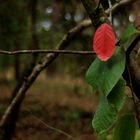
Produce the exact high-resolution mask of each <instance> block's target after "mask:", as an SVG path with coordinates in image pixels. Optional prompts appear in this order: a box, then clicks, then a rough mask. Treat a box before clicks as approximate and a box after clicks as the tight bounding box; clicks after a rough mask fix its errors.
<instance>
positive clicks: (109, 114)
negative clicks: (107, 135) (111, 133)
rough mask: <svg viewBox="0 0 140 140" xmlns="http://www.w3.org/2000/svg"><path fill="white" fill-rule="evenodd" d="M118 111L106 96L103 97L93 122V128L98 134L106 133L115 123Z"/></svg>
mask: <svg viewBox="0 0 140 140" xmlns="http://www.w3.org/2000/svg"><path fill="white" fill-rule="evenodd" d="M116 115H117V111H116V109H115V108H114V106H113V105H112V104H111V103H109V102H108V100H107V98H106V97H105V96H102V97H101V100H100V104H99V106H98V109H97V111H96V113H95V115H94V118H93V120H92V126H93V128H94V129H95V130H96V131H97V133H100V134H101V133H103V132H105V131H106V130H107V129H108V128H109V127H111V126H112V123H113V122H114V121H115V119H116Z"/></svg>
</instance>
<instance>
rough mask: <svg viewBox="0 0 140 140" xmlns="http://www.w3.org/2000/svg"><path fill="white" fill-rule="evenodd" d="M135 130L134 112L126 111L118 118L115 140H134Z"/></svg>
mask: <svg viewBox="0 0 140 140" xmlns="http://www.w3.org/2000/svg"><path fill="white" fill-rule="evenodd" d="M135 130H136V120H135V115H134V113H125V114H124V115H122V116H121V117H120V118H119V120H118V124H117V126H116V128H115V131H114V139H113V140H122V139H123V140H134V137H135Z"/></svg>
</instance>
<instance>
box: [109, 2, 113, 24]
mask: <svg viewBox="0 0 140 140" xmlns="http://www.w3.org/2000/svg"><path fill="white" fill-rule="evenodd" d="M108 4H109V8H110V14H109V20H110V22H111V23H113V21H112V19H113V18H112V4H111V0H108Z"/></svg>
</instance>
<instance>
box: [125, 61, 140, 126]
mask: <svg viewBox="0 0 140 140" xmlns="http://www.w3.org/2000/svg"><path fill="white" fill-rule="evenodd" d="M126 67H127V71H128V78H129V82H130V89H131V93H132V100H133V103H134V109H135V113H136V118H137V121H138V124H139V128H140V118H139V109H138V106H137V102H136V99H135V93H134V89H133V84H132V78H131V74H130V70H129V67H128V63H127V62H126Z"/></svg>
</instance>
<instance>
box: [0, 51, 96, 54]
mask: <svg viewBox="0 0 140 140" xmlns="http://www.w3.org/2000/svg"><path fill="white" fill-rule="evenodd" d="M36 53H45V54H46V53H58V54H78V55H93V54H95V53H94V52H93V51H75V50H18V51H5V50H0V54H5V55H17V54H18V55H19V54H36Z"/></svg>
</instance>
